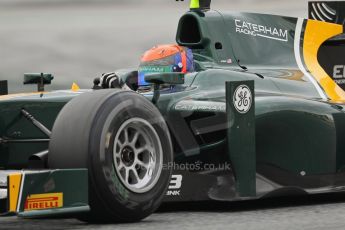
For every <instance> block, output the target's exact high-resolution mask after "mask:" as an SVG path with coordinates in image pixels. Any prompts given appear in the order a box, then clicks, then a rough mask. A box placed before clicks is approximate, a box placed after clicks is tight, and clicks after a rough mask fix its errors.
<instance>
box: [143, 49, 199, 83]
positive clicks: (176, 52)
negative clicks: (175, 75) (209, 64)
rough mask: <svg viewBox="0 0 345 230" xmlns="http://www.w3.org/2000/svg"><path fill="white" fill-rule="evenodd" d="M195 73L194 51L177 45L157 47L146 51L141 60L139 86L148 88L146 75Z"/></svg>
mask: <svg viewBox="0 0 345 230" xmlns="http://www.w3.org/2000/svg"><path fill="white" fill-rule="evenodd" d="M169 72H170V73H171V72H180V73H188V72H194V61H193V53H192V50H191V49H189V48H187V47H183V46H179V45H176V44H168V45H157V46H154V47H153V48H151V49H150V50H148V51H146V52H145V53H144V54H143V56H142V57H141V60H140V65H139V69H138V86H139V87H140V86H148V85H149V83H147V82H145V75H146V74H152V73H169Z"/></svg>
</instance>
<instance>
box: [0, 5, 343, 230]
mask: <svg viewBox="0 0 345 230" xmlns="http://www.w3.org/2000/svg"><path fill="white" fill-rule="evenodd" d="M138 2H140V3H138ZM306 2H307V1H305V0H289V1H278V0H257V1H254V0H242V1H239V0H237V1H236V0H233V1H228V0H218V1H216V0H214V4H213V6H214V7H213V8H215V9H222V10H223V9H225V10H234V11H236V10H239V11H250V12H253V11H254V12H266V13H275V14H284V15H290V16H300V17H305V16H306V14H307V11H306V9H307V3H306ZM81 3H82V4H81ZM187 8H188V6H187V3H176V2H175V1H172V0H166V1H164V3H163V0H152V1H151V0H140V1H138V0H126V1H107V0H97V1H92V0H83V1H81V0H69V1H67V0H60V1H58V0H46V1H43V0H0V80H1V79H7V80H9V82H10V91H11V92H20V91H30V90H34V87H33V86H23V85H21V82H22V75H23V73H25V72H41V71H42V72H52V73H53V74H55V76H56V79H55V80H54V82H53V85H52V86H50V87H48V89H61V88H66V87H68V86H69V85H70V84H71V83H72V82H74V81H75V82H77V83H78V84H79V85H80V86H82V87H86V88H87V87H90V86H91V82H92V79H93V77H95V76H98V75H99V74H101V73H103V72H108V71H112V70H114V69H117V68H123V67H136V66H137V65H138V61H139V57H140V55H141V54H142V53H143V52H144V51H145V50H146V49H148V48H150V47H152V46H153V45H154V44H160V43H171V42H174V36H175V31H176V26H177V22H178V19H179V17H180V15H182V14H183V13H184V12H185V11H186V9H187ZM163 228H164V229H166V230H168V229H234V230H251V229H253V230H260V229H263V230H271V229H272V230H276V229H277V230H280V229H281V230H285V229H286V230H294V229H306V230H309V229H313V230H314V229H315V230H324V229H342V230H343V229H345V194H337V195H327V196H323V195H322V196H315V197H312V198H310V197H301V198H288V199H286V198H279V199H270V200H264V201H254V202H237V203H227V204H218V203H207V204H183V205H181V204H180V205H174V206H165V207H164V208H163V209H161V210H160V211H159V212H157V213H155V214H153V215H152V216H150V217H148V218H147V219H145V220H144V221H142V222H140V223H135V224H116V225H88V224H85V223H82V222H79V221H78V220H75V219H48V220H23V219H18V218H16V217H1V218H0V229H18V230H19V229H20V230H22V229H37V230H39V229H52V230H57V229H67V230H69V229H97V230H105V229H140V230H142V229H163Z"/></svg>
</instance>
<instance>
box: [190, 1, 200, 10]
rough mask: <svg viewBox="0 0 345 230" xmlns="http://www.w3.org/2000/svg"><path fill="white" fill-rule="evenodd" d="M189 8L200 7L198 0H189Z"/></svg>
mask: <svg viewBox="0 0 345 230" xmlns="http://www.w3.org/2000/svg"><path fill="white" fill-rule="evenodd" d="M190 8H191V9H198V8H200V3H199V0H191V1H190Z"/></svg>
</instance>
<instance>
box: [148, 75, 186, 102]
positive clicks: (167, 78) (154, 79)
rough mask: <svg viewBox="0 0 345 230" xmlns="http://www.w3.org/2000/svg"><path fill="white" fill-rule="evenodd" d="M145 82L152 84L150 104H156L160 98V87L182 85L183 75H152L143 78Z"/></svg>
mask: <svg viewBox="0 0 345 230" xmlns="http://www.w3.org/2000/svg"><path fill="white" fill-rule="evenodd" d="M145 81H146V82H148V83H151V84H153V97H152V103H153V104H156V103H157V101H158V99H159V97H160V91H159V90H160V89H159V88H160V85H162V84H169V85H182V84H184V73H153V74H148V75H146V76H145Z"/></svg>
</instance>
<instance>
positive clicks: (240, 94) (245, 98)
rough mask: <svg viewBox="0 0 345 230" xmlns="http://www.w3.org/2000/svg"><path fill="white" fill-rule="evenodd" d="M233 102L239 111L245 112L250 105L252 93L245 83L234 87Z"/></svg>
mask: <svg viewBox="0 0 345 230" xmlns="http://www.w3.org/2000/svg"><path fill="white" fill-rule="evenodd" d="M233 103H234V106H235V109H236V110H237V111H238V112H239V113H247V112H248V111H249V110H250V107H251V106H252V93H251V92H250V89H249V88H248V86H246V85H240V86H238V87H237V88H236V90H235V93H234V96H233Z"/></svg>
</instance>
